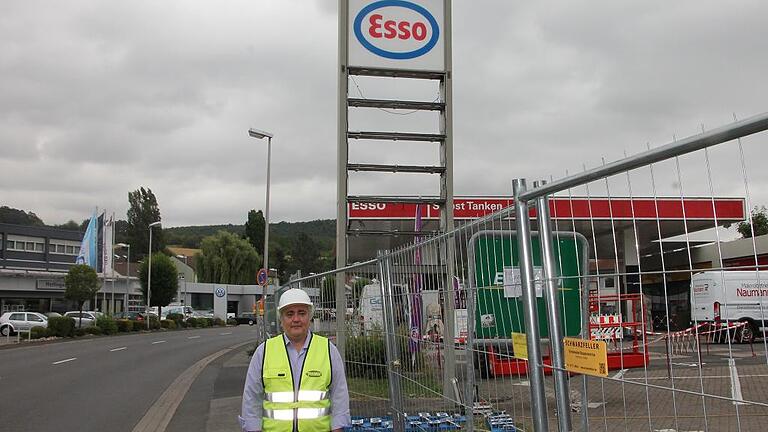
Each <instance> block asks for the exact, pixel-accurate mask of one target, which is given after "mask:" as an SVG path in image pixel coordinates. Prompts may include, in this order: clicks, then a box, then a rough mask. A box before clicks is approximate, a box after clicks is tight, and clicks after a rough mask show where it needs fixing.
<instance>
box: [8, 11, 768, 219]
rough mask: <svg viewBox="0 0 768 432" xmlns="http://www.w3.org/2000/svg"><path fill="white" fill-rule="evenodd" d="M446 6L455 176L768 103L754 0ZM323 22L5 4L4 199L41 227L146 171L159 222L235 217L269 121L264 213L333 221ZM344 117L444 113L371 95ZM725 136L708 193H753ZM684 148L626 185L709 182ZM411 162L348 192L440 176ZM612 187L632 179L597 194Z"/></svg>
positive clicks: (512, 170)
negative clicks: (383, 105) (420, 175)
mask: <svg viewBox="0 0 768 432" xmlns="http://www.w3.org/2000/svg"><path fill="white" fill-rule="evenodd" d="M453 13H454V23H453V69H454V75H453V78H454V80H453V90H454V122H453V126H454V148H455V150H454V153H455V192H456V194H458V195H508V194H510V193H511V187H510V179H512V178H513V177H526V178H529V179H535V178H550V176H552V177H554V178H558V177H562V176H564V175H565V173H566V170H567V171H568V172H570V173H574V172H578V171H580V170H582V169H583V167H584V166H586V167H594V166H596V165H599V164H601V163H602V159H603V158H605V160H606V161H612V160H615V159H618V158H620V157H622V156H623V155H624V153H625V152H626V153H627V154H634V153H637V152H640V151H642V150H644V149H645V148H646V146H649V145H650V146H658V145H662V144H665V143H667V142H670V141H672V140H673V137H677V138H681V137H686V136H689V135H692V134H695V133H698V132H700V131H701V129H702V127H703V128H704V129H707V128H714V127H717V126H721V125H724V124H727V123H729V122H732V121H733V118H734V115H735V116H736V117H737V118H746V117H749V116H751V115H754V114H758V113H761V112H763V111H768V103H767V102H766V101H768V85H767V84H766V76H767V75H768V55H766V53H768V32H767V31H766V25H765V18H766V17H767V16H768V2H766V1H764V0H753V1H735V2H722V1H704V0H696V1H679V2H668V1H644V2H638V1H631V2H629V1H627V2H625V1H616V0H611V1H586V2H539V1H537V2H509V1H482V2H481V1H469V0H457V1H454V3H453ZM337 28H338V24H337V2H336V1H335V0H319V1H309V0H300V1H299V0H296V1H290V0H273V1H268V0H243V1H233V0H228V1H222V2H213V1H196V0H177V1H170V0H163V1H156V0H151V1H150V0H146V1H139V0H133V1H121V2H118V1H96V0H67V1H57V2H50V1H37V0H24V1H15V0H11V1H3V2H2V3H1V4H0V149H1V150H2V151H1V152H0V182H1V183H2V187H1V188H0V190H1V191H2V196H0V204H2V205H8V206H11V207H16V208H21V209H25V210H31V211H34V212H35V213H37V214H38V215H39V216H40V217H41V218H42V219H43V220H44V221H45V222H46V223H51V224H53V223H63V222H66V221H67V220H69V219H74V220H76V221H80V220H82V219H84V218H86V217H88V216H89V215H90V213H91V211H92V210H93V208H94V207H97V206H98V207H99V208H101V209H104V208H106V209H109V210H110V211H114V212H115V213H116V214H117V216H118V217H121V218H124V217H125V211H126V209H127V194H128V192H129V191H131V190H134V189H136V188H138V187H139V186H145V187H149V188H151V189H152V190H153V191H154V192H155V194H156V195H157V198H158V200H159V204H160V209H161V212H162V216H163V221H164V225H165V226H179V225H198V224H219V223H243V222H244V220H245V218H246V213H247V210H248V209H250V208H259V209H261V208H263V205H264V193H265V188H264V186H265V177H266V176H265V166H266V162H265V158H266V142H263V141H258V140H254V139H252V138H249V137H248V134H247V130H248V128H249V127H257V128H259V129H264V130H267V131H270V132H272V133H274V135H275V138H274V141H273V152H272V181H271V185H272V191H271V194H272V206H271V213H272V217H271V219H272V221H273V222H276V221H281V220H286V221H304V220H311V219H317V218H335V216H336V204H335V203H336V103H337V102H336V98H337V97H336V94H337V75H336V70H337V62H338V58H337V52H336V51H337ZM360 93H362V94H363V95H364V96H366V97H387V96H390V95H392V94H393V93H394V94H399V95H400V96H403V97H404V98H411V97H412V96H413V95H418V96H419V97H422V98H424V99H427V100H431V99H432V98H433V96H434V95H435V94H436V89H435V88H433V87H429V86H423V85H411V84H403V85H401V84H399V83H394V82H393V80H391V79H385V80H371V79H357V80H356V82H351V81H350V94H351V95H353V96H359V95H360ZM369 111H370V110H369ZM350 125H351V127H352V128H359V129H377V128H378V129H383V130H386V129H388V128H389V129H391V128H393V127H398V128H400V129H407V130H414V131H417V130H419V131H421V130H423V131H427V132H429V131H433V130H436V127H437V122H436V121H435V118H434V117H429V116H422V115H419V114H414V115H409V116H402V115H401V116H394V115H390V114H387V113H382V112H373V113H370V112H369V113H358V114H355V115H353V116H352V117H350ZM767 136H768V135H766V134H765V133H764V134H761V135H758V136H755V137H751V138H748V139H745V140H743V146H744V153H745V158H744V160H745V161H746V162H745V168H746V170H747V176H748V178H749V184H750V186H749V188H750V194H751V196H750V203H751V204H753V205H760V204H768V192H764V191H768V174H766V173H764V172H765V171H768V170H765V169H764V166H765V160H766V155H768V152H766V151H763V150H762V149H761V148H764V147H765V144H766V143H767V142H768V139H767V138H766V137H767ZM726 146H727V147H726V148H723V149H713V150H712V153H711V154H710V155H708V156H710V163H711V166H712V167H713V168H714V169H710V172H715V173H717V174H716V175H713V177H715V178H714V181H713V183H714V185H715V186H714V187H713V189H711V190H712V191H713V192H714V193H715V194H717V195H729V196H745V188H744V182H743V171H744V170H743V169H742V165H741V158H740V156H739V153H738V147H737V145H736V144H735V143H732V144H726ZM416 147H417V148H408V147H403V146H388V145H385V144H381V143H379V144H376V145H371V144H360V145H357V146H356V145H354V144H351V148H350V155H351V157H352V158H353V159H354V160H355V161H359V162H372V163H375V162H399V163H421V162H424V163H433V162H436V157H437V151H436V147H434V146H431V147H430V145H429V144H419V145H418V146H416ZM682 166H683V169H682V171H683V173H682V174H683V175H682V178H683V180H682V182H678V181H677V180H675V179H676V172H675V171H674V170H675V169H673V168H669V167H670V166H669V164H668V165H667V168H668V169H670V170H671V171H669V172H668V173H667V174H661V173H656V177H655V183H657V184H655V183H653V182H652V181H651V180H650V176H649V175H646V174H644V173H639V174H638V175H637V176H633V177H632V189H633V193H635V194H640V193H652V190H653V186H656V189H657V193H658V194H666V195H673V196H674V195H675V194H679V193H680V187H681V186H682V190H683V192H684V193H685V194H694V195H708V194H709V193H710V189H709V187H708V183H709V182H707V181H706V178H707V174H706V172H707V171H706V159H705V158H704V157H703V156H702V157H698V158H696V157H692V158H690V159H686V160H684V161H683V163H682ZM664 169H665V167H664V166H660V167H659V170H660V172H661V171H663V170H664ZM702 173H703V174H702ZM724 173H727V175H725V174H724ZM721 174H722V176H720V175H721ZM718 176H720V177H718ZM413 177H414V176H413V175H399V176H392V175H378V176H375V175H374V176H370V175H369V176H362V175H352V176H351V184H350V191H351V193H378V194H384V193H402V194H414V195H418V194H430V193H435V192H436V191H437V188H436V185H437V182H436V181H435V178H434V177H433V178H431V179H430V180H431V181H429V182H427V181H422V180H415V179H414V178H413ZM622 182H623V186H621V185H620V183H622ZM680 183H682V185H681V184H680ZM610 184H611V185H612V184H613V183H610ZM622 187H624V189H626V177H622V178H621V179H617V180H616V186H609V187H608V188H607V190H606V188H605V186H603V190H602V191H601V190H599V188H597V187H596V188H593V189H592V190H591V191H590V193H592V194H606V193H608V194H611V195H614V194H616V195H618V194H626V193H627V192H626V190H624V189H622ZM577 192H578V191H577Z"/></svg>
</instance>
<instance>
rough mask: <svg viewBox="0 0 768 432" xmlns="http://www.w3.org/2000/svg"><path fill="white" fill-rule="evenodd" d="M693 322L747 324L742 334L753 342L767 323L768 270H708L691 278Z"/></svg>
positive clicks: (746, 339)
mask: <svg viewBox="0 0 768 432" xmlns="http://www.w3.org/2000/svg"><path fill="white" fill-rule="evenodd" d="M691 320H693V321H694V322H697V323H701V322H720V323H727V322H731V323H732V322H736V321H747V322H748V323H749V325H747V326H746V327H744V329H743V330H742V331H741V335H740V336H741V338H742V339H743V340H744V341H751V340H752V339H754V337H755V336H756V335H758V334H759V333H761V332H763V331H765V323H766V322H768V271H760V272H755V271H706V272H701V273H696V274H694V275H693V276H692V277H691Z"/></svg>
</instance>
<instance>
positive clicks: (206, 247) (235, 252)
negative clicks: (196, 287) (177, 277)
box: [195, 231, 261, 285]
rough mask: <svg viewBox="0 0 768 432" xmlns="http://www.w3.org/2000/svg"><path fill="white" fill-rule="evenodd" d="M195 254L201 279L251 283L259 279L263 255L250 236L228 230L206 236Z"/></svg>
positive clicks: (215, 281) (218, 281)
mask: <svg viewBox="0 0 768 432" xmlns="http://www.w3.org/2000/svg"><path fill="white" fill-rule="evenodd" d="M200 249H201V252H200V253H199V254H197V256H196V257H195V262H196V263H197V272H198V279H199V280H200V282H208V283H226V284H240V285H248V284H254V283H256V272H257V270H258V268H259V267H258V265H259V263H260V262H261V257H260V256H259V254H258V253H257V252H256V249H254V248H253V246H251V244H250V243H249V242H248V240H245V239H242V238H240V237H238V236H237V235H235V234H232V233H230V232H227V231H219V232H218V233H217V234H216V235H213V236H208V237H206V238H204V239H203V241H202V242H201V245H200Z"/></svg>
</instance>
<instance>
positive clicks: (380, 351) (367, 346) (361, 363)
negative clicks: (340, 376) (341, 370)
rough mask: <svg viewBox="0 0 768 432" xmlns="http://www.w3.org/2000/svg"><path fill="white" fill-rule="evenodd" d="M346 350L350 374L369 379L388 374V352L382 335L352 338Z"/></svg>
mask: <svg viewBox="0 0 768 432" xmlns="http://www.w3.org/2000/svg"><path fill="white" fill-rule="evenodd" d="M346 351H347V352H346V366H347V375H348V376H350V377H354V378H367V379H374V378H384V377H386V376H387V368H386V366H385V365H386V363H387V353H386V350H385V347H384V339H383V338H382V337H381V336H380V335H374V336H358V337H354V338H350V339H348V340H347V348H346Z"/></svg>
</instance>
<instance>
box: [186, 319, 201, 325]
mask: <svg viewBox="0 0 768 432" xmlns="http://www.w3.org/2000/svg"><path fill="white" fill-rule="evenodd" d="M187 327H199V326H198V325H197V318H194V317H189V318H187Z"/></svg>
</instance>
